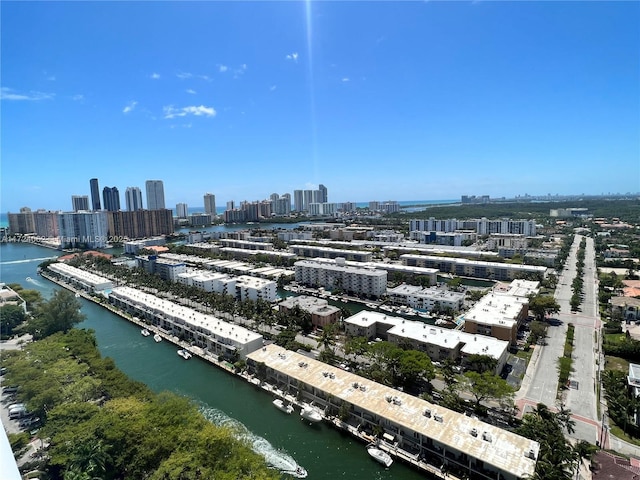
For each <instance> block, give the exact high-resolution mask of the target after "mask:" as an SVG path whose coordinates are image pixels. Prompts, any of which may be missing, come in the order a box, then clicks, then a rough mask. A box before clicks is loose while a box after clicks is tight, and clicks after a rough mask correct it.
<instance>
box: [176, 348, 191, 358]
mask: <svg viewBox="0 0 640 480" xmlns="http://www.w3.org/2000/svg"><path fill="white" fill-rule="evenodd" d="M178 355H180V356H181V357H182V358H184V359H185V360H189V359H190V358H191V357H192V355H191V352H189V351H188V350H185V349H180V350H178Z"/></svg>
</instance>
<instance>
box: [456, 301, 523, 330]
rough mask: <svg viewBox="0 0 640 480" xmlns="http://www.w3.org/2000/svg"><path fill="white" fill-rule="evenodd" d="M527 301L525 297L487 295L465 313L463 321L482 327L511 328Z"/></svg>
mask: <svg viewBox="0 0 640 480" xmlns="http://www.w3.org/2000/svg"><path fill="white" fill-rule="evenodd" d="M528 301H529V300H528V299H527V298H525V297H514V296H512V295H498V294H495V293H487V294H486V295H485V296H484V297H482V298H481V299H480V300H479V301H478V303H476V304H475V305H474V306H473V307H472V308H471V309H469V311H468V312H467V313H465V315H464V319H465V321H473V322H476V323H482V324H484V325H499V326H504V327H507V328H513V326H514V325H515V324H516V323H517V321H518V317H519V315H520V312H521V311H522V309H523V308H524V306H525V305H527V304H528Z"/></svg>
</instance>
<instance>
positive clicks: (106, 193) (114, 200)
mask: <svg viewBox="0 0 640 480" xmlns="http://www.w3.org/2000/svg"><path fill="white" fill-rule="evenodd" d="M102 202H103V203H104V209H105V210H107V211H109V212H117V211H118V210H120V192H119V191H118V188H117V187H112V188H109V187H104V188H103V189H102Z"/></svg>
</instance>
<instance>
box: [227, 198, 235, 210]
mask: <svg viewBox="0 0 640 480" xmlns="http://www.w3.org/2000/svg"><path fill="white" fill-rule="evenodd" d="M235 208H236V202H234V201H233V200H229V201H228V202H227V210H233V209H235Z"/></svg>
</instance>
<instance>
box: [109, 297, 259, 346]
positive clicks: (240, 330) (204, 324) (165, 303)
mask: <svg viewBox="0 0 640 480" xmlns="http://www.w3.org/2000/svg"><path fill="white" fill-rule="evenodd" d="M110 295H113V296H114V297H116V298H121V299H127V300H129V301H130V302H132V303H137V304H138V305H141V306H144V307H147V308H149V309H150V310H152V311H154V310H155V311H158V312H161V313H163V314H166V315H167V316H168V317H169V318H175V319H180V320H182V321H183V322H184V323H186V324H188V325H191V326H192V327H197V328H202V329H204V330H206V331H208V332H210V333H213V334H215V335H218V336H219V337H222V338H226V339H229V340H231V341H233V342H237V343H239V344H242V343H249V342H252V341H255V340H258V339H260V338H262V335H260V334H258V333H256V332H253V331H251V330H247V329H246V328H244V327H241V326H239V325H235V324H231V323H227V322H225V321H224V320H220V319H219V318H216V317H213V316H211V315H207V314H204V313H201V312H198V311H197V310H194V309H192V308H189V307H185V306H183V305H179V304H177V303H174V302H170V301H169V300H164V299H162V298H158V297H156V296H155V295H149V294H148V293H144V292H141V291H140V290H138V289H135V288H131V287H116V288H114V289H113V290H112V291H111V294H110Z"/></svg>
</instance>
